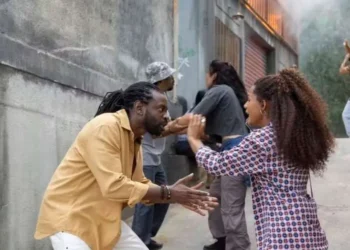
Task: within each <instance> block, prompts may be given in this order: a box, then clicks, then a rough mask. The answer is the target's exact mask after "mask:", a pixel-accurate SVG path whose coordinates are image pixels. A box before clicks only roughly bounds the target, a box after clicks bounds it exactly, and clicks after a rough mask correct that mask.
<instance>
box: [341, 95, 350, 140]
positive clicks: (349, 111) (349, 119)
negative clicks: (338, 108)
mask: <svg viewBox="0 0 350 250" xmlns="http://www.w3.org/2000/svg"><path fill="white" fill-rule="evenodd" d="M343 121H344V125H345V130H346V134H347V135H348V136H349V137H350V98H349V101H348V102H347V103H346V105H345V108H344V111H343Z"/></svg>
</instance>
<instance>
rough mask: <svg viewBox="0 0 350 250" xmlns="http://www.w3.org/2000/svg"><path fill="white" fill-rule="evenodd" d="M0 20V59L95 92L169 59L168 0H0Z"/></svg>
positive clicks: (170, 22)
mask: <svg viewBox="0 0 350 250" xmlns="http://www.w3.org/2000/svg"><path fill="white" fill-rule="evenodd" d="M0 23H1V25H0V45H1V46H0V62H2V63H3V64H6V65H10V66H12V67H15V68H19V69H22V70H24V71H28V72H30V73H33V74H36V75H38V76H40V77H43V78H48V79H50V80H53V81H57V82H60V83H62V84H65V85H69V86H72V87H75V88H80V89H83V90H85V91H89V92H92V93H95V94H100V95H102V94H103V93H104V92H106V91H107V90H112V89H114V88H117V87H122V86H125V85H127V84H129V82H130V81H135V80H136V79H137V80H140V79H144V78H145V77H144V69H145V67H146V66H147V64H148V63H150V62H152V61H154V60H163V61H166V62H168V63H172V62H173V1H172V0H166V1H165V0H147V1H139V0H121V1H114V0H108V1H102V2H101V1H98V0H91V1H89V2H88V3H87V2H86V1H83V0H77V1H64V2H62V1H58V0H53V1H46V0H27V1H25V3H23V1H21V0H11V1H8V0H2V1H0ZM19 54H20V55H21V56H20V57H19V56H18V55H19ZM74 79H75V80H76V81H74Z"/></svg>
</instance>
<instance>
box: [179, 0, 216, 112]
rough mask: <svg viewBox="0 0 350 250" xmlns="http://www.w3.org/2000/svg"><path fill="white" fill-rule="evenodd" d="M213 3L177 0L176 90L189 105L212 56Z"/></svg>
mask: <svg viewBox="0 0 350 250" xmlns="http://www.w3.org/2000/svg"><path fill="white" fill-rule="evenodd" d="M213 16H214V6H213V3H212V1H208V0H205V1H203V0H179V61H178V67H179V74H180V75H182V77H181V76H180V78H181V79H180V80H179V81H178V86H177V93H178V95H180V96H183V97H185V98H186V100H187V101H188V106H189V107H191V106H192V105H193V103H194V100H195V95H196V93H197V91H198V90H199V89H204V88H205V74H206V72H207V70H208V65H209V62H210V60H212V59H213V58H214V56H215V55H214V53H215V48H214V41H215V37H214V35H213V34H214V25H215V23H214V21H215V20H214V19H213Z"/></svg>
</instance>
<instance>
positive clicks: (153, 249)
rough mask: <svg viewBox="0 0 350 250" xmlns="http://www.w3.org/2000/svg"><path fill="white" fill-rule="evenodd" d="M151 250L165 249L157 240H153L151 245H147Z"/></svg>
mask: <svg viewBox="0 0 350 250" xmlns="http://www.w3.org/2000/svg"><path fill="white" fill-rule="evenodd" d="M146 247H148V249H149V250H159V249H162V248H163V244H160V243H158V242H157V241H155V240H151V242H150V243H149V244H147V245H146Z"/></svg>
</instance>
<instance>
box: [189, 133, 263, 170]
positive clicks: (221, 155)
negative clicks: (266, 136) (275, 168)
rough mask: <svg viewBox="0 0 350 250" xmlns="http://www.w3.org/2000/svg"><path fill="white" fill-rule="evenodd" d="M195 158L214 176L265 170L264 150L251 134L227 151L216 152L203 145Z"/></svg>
mask: <svg viewBox="0 0 350 250" xmlns="http://www.w3.org/2000/svg"><path fill="white" fill-rule="evenodd" d="M196 159H197V162H198V165H199V166H201V167H203V168H204V169H205V170H206V171H207V172H208V173H210V174H213V175H216V176H223V175H224V176H237V175H246V174H248V175H252V174H258V173H262V172H265V171H266V169H265V162H266V150H265V149H264V148H263V147H262V146H261V145H260V144H259V143H258V142H257V141H256V139H255V138H253V137H252V136H248V137H246V138H245V139H243V141H242V142H241V143H240V144H239V145H238V146H236V147H233V148H232V149H231V150H227V151H222V152H216V151H213V150H211V149H210V148H208V147H205V146H203V147H201V148H200V149H199V151H198V152H197V154H196Z"/></svg>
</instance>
